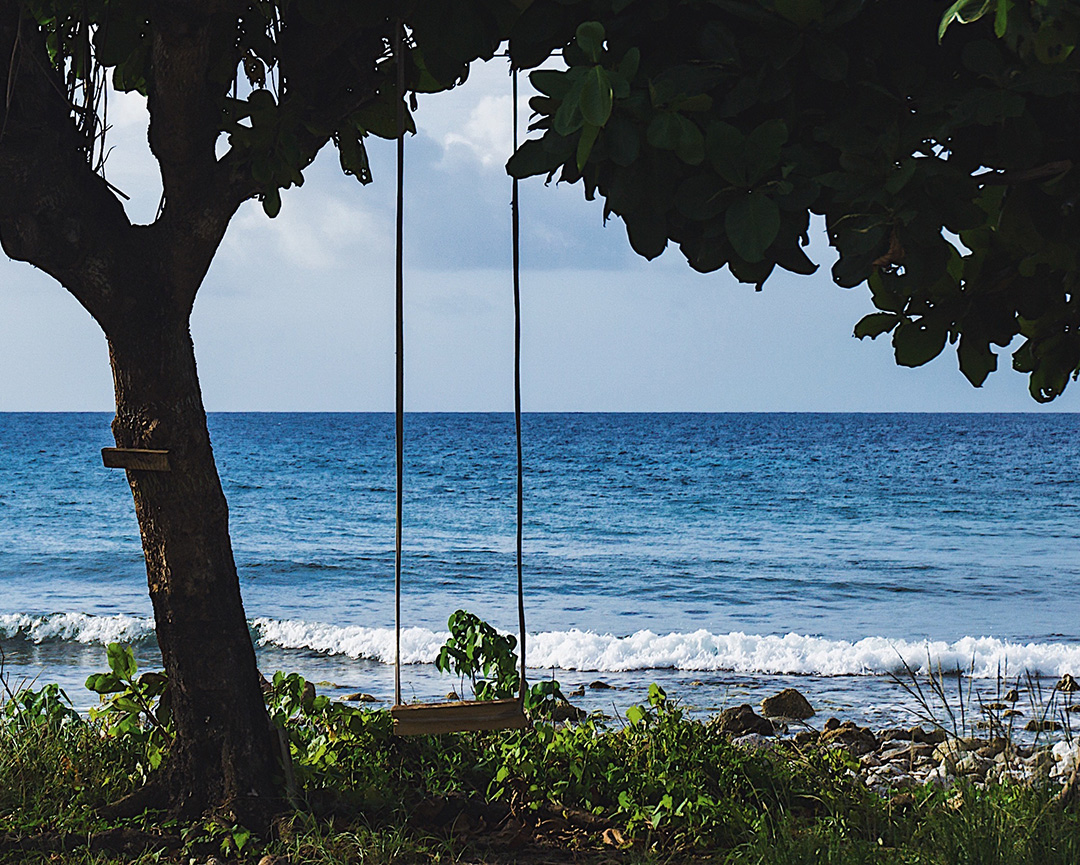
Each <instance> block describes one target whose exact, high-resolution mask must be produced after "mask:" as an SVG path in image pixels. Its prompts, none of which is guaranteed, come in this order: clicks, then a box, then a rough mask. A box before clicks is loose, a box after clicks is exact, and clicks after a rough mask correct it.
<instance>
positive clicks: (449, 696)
mask: <svg viewBox="0 0 1080 865" xmlns="http://www.w3.org/2000/svg"><path fill="white" fill-rule="evenodd" d="M446 699H447V700H460V699H461V697H459V696H458V694H457V691H451V692H450V693H449V694H447V695H446Z"/></svg>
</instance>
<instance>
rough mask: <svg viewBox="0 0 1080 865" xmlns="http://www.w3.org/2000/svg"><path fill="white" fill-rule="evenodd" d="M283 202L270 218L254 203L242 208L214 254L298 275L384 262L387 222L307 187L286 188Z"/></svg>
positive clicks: (389, 232)
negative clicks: (361, 261)
mask: <svg viewBox="0 0 1080 865" xmlns="http://www.w3.org/2000/svg"><path fill="white" fill-rule="evenodd" d="M357 197H358V198H359V190H358V195H357ZM283 199H284V200H283V202H282V207H281V212H280V213H279V214H278V215H277V217H275V218H274V219H270V218H269V217H267V216H266V214H265V213H263V210H262V205H261V204H259V203H258V202H256V201H249V202H247V203H246V204H244V205H243V206H242V207H241V209H240V212H239V213H238V214H237V215H236V216H235V217H234V219H233V222H232V225H231V226H230V228H229V232H228V234H226V236H225V241H224V243H223V244H222V250H221V252H220V253H219V254H220V255H222V256H223V257H226V258H228V259H230V260H232V261H233V262H234V263H239V262H242V261H246V260H251V259H256V258H257V259H262V260H264V261H265V259H267V258H268V257H269V258H272V259H275V260H277V261H280V262H282V263H284V264H285V265H286V266H287V268H288V269H291V270H295V271H303V270H330V269H334V268H338V267H342V266H344V265H345V264H346V263H347V262H348V261H349V260H351V259H355V258H357V257H362V258H370V257H381V258H387V257H389V255H390V254H391V252H392V250H393V234H392V230H393V226H392V223H391V222H390V221H389V220H387V219H386V218H384V217H382V216H379V215H378V214H376V213H373V212H371V211H370V210H368V209H365V208H364V207H362V206H360V205H359V204H358V203H353V202H347V201H345V200H343V199H341V198H338V197H337V196H335V195H330V194H327V193H325V192H322V191H321V190H308V189H304V190H303V191H301V192H300V193H299V194H297V193H295V192H294V191H292V190H290V191H289V192H287V193H286V194H285V195H284V196H283Z"/></svg>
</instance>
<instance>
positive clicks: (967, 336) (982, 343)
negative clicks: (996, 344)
mask: <svg viewBox="0 0 1080 865" xmlns="http://www.w3.org/2000/svg"><path fill="white" fill-rule="evenodd" d="M956 354H957V357H958V358H959V360H960V372H962V373H963V374H964V375H965V376H966V377H967V380H968V381H970V382H971V383H972V384H973V385H974V386H975V387H982V383H983V382H984V381H986V377H987V376H988V375H990V373H992V372H993V371H994V370H996V369H997V355H996V354H994V352H993V351H991V350H990V344H989V341H988V340H987V339H985V338H984V337H980V336H979V335H977V334H975V333H970V332H967V331H965V332H964V333H963V334H961V335H960V345H959V346H958V347H957V350H956Z"/></svg>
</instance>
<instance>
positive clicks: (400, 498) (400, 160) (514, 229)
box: [394, 20, 527, 723]
mask: <svg viewBox="0 0 1080 865" xmlns="http://www.w3.org/2000/svg"><path fill="white" fill-rule="evenodd" d="M404 32H405V26H404V23H403V22H402V21H400V20H399V21H398V22H397V24H396V27H395V33H394V61H395V65H396V67H397V91H398V101H397V219H396V243H395V262H394V267H395V319H396V320H395V332H396V350H397V365H396V388H395V390H396V394H395V396H396V399H395V408H394V428H395V445H396V469H397V479H396V489H395V508H394V705H395V706H401V705H402V703H401V539H402V514H403V503H404V488H405V484H404V478H405V471H404V462H405V459H404V458H405V325H404V295H405V290H404V285H405V279H404V246H405V244H404V236H405V231H404V200H405V47H404V46H405V43H404ZM510 74H511V79H512V99H511V102H512V107H513V115H514V116H513V128H514V129H513V143H514V150H515V152H516V151H517V148H518V88H517V70H516V69H515V68H513V66H511V71H510ZM510 214H511V217H510V224H511V244H512V256H513V284H514V436H515V441H516V446H517V543H516V564H517V605H518V649H519V653H520V654H519V664H520V673H519V677H518V698H517V703H518V705H519V707H520V709H521V710H524V707H525V693H526V689H527V685H526V681H525V588H524V577H523V570H524V568H523V543H522V538H523V533H524V525H525V519H524V513H525V495H524V489H525V485H524V458H523V453H522V444H521V243H520V221H519V206H518V181H517V178H516V177H515V178H513V183H512V192H511V198H510ZM522 723H525V722H524V721H522Z"/></svg>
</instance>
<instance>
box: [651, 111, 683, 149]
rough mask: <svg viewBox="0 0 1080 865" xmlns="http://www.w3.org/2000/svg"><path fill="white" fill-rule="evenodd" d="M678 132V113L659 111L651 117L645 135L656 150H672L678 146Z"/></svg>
mask: <svg viewBox="0 0 1080 865" xmlns="http://www.w3.org/2000/svg"><path fill="white" fill-rule="evenodd" d="M680 132H681V130H680V123H679V115H678V114H676V113H675V112H674V111H661V112H660V113H659V114H657V115H656V116H655V117H654V118H653V119H652V122H651V123H650V124H649V129H648V131H647V132H646V134H645V137H646V139H647V140H648V142H649V144H651V145H652V146H653V147H655V148H656V149H657V150H674V149H675V148H676V147H678V146H679V136H680Z"/></svg>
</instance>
